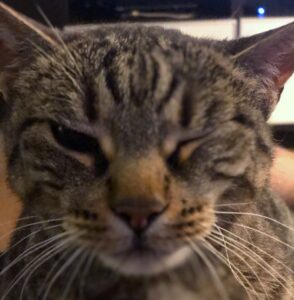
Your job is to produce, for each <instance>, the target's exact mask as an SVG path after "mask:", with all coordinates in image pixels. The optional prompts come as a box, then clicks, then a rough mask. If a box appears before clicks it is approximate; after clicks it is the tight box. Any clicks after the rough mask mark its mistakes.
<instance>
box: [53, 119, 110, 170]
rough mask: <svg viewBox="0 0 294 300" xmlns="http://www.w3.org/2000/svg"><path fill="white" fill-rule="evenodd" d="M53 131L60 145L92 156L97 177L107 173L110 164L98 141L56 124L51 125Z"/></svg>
mask: <svg viewBox="0 0 294 300" xmlns="http://www.w3.org/2000/svg"><path fill="white" fill-rule="evenodd" d="M51 130H52V133H53V136H54V138H55V140H56V141H57V142H58V144H60V145H61V146H62V147H64V148H66V149H68V150H72V151H76V152H80V153H85V154H89V155H91V156H92V157H93V158H94V162H95V170H96V172H97V175H99V176H101V175H102V174H104V173H105V171H106V170H107V168H108V164H109V163H108V160H107V159H106V157H105V155H104V153H103V151H102V150H101V148H100V146H99V143H98V142H97V141H96V139H94V138H92V137H90V136H87V135H85V134H83V133H80V132H78V131H75V130H72V129H69V128H66V127H65V126H62V125H59V124H56V123H51Z"/></svg>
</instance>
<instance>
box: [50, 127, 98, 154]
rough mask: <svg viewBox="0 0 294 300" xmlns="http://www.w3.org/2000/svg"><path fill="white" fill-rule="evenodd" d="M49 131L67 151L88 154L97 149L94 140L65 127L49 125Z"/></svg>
mask: <svg viewBox="0 0 294 300" xmlns="http://www.w3.org/2000/svg"><path fill="white" fill-rule="evenodd" d="M51 130H52V133H53V136H54V138H55V140H56V141H57V142H58V143H59V144H60V145H61V146H63V147H65V148H67V149H69V150H73V151H77V152H82V153H88V152H92V151H93V150H94V149H95V148H97V147H98V144H97V142H96V140H95V139H94V138H92V137H89V136H87V135H85V134H84V133H80V132H78V131H75V130H72V129H69V128H67V127H65V126H62V125H59V124H56V123H51Z"/></svg>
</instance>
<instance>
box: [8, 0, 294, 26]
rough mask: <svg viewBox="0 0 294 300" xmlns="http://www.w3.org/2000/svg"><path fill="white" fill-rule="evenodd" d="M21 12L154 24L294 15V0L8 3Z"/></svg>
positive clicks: (61, 19) (57, 21)
mask: <svg viewBox="0 0 294 300" xmlns="http://www.w3.org/2000/svg"><path fill="white" fill-rule="evenodd" d="M4 2H6V3H7V4H9V5H11V6H13V7H15V8H16V9H17V10H19V11H21V12H24V13H27V14H28V15H30V16H31V17H33V18H35V19H37V20H39V21H42V17H41V16H40V14H39V12H38V10H37V9H36V6H40V7H41V8H42V10H43V11H44V12H45V13H46V15H47V17H48V18H49V19H50V20H51V22H52V23H53V24H54V25H55V26H59V27H62V26H64V25H65V24H68V23H77V22H79V23H89V22H108V21H116V20H128V21H132V20H134V21H138V20H144V21H148V20H149V21H153V20H163V19H165V20H175V19H210V18H214V19H215V18H229V17H235V16H237V15H238V14H240V13H241V14H242V15H243V16H256V15H257V9H258V7H260V6H262V7H264V8H265V10H266V16H289V15H294V0H5V1H4Z"/></svg>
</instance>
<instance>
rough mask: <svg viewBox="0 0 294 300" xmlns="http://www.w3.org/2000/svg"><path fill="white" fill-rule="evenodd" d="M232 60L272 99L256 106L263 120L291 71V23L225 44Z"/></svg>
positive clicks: (293, 64)
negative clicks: (259, 83)
mask: <svg viewBox="0 0 294 300" xmlns="http://www.w3.org/2000/svg"><path fill="white" fill-rule="evenodd" d="M227 51H228V52H229V53H230V54H231V55H232V57H233V60H235V62H236V63H237V64H239V65H240V66H241V67H243V69H244V70H245V71H247V72H248V73H249V75H252V76H255V77H256V78H258V79H259V80H260V82H261V84H263V85H264V87H265V88H266V89H268V91H269V94H271V96H269V97H268V99H267V100H264V101H266V102H264V103H259V106H260V108H261V110H262V111H263V113H264V114H265V116H266V117H268V116H269V115H270V113H271V112H272V110H273V109H274V107H275V105H276V104H277V103H278V101H279V97H280V94H281V91H282V89H283V87H284V85H285V83H286V82H287V80H288V79H289V78H290V76H291V75H292V74H293V72H294V23H291V24H288V25H286V26H283V27H280V28H278V29H275V30H271V31H267V32H264V33H261V34H258V35H254V36H251V37H247V38H242V39H239V40H236V41H232V42H229V43H228V44H227Z"/></svg>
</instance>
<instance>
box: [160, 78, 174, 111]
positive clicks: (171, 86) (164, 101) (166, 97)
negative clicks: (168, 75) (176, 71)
mask: <svg viewBox="0 0 294 300" xmlns="http://www.w3.org/2000/svg"><path fill="white" fill-rule="evenodd" d="M178 83H179V82H178V79H177V78H176V77H175V76H173V77H172V80H171V81H170V84H169V87H168V90H167V91H166V94H165V95H164V96H163V97H162V99H160V100H159V106H158V108H157V112H158V113H160V112H161V111H162V109H163V107H164V106H165V105H167V103H168V102H169V100H170V99H171V98H172V95H173V93H174V92H175V90H176V88H177V87H178Z"/></svg>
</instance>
